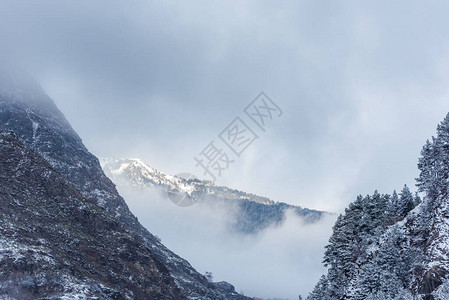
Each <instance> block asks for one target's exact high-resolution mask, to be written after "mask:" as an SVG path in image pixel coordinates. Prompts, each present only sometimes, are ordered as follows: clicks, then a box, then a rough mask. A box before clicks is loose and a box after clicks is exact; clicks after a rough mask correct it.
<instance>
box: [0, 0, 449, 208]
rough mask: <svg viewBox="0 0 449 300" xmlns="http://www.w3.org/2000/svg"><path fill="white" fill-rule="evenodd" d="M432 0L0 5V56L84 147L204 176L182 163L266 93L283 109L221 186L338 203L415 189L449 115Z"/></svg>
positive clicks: (447, 72) (442, 15)
mask: <svg viewBox="0 0 449 300" xmlns="http://www.w3.org/2000/svg"><path fill="white" fill-rule="evenodd" d="M441 2H442V3H437V2H426V3H425V4H424V3H423V2H417V1H403V2H394V3H392V2H391V1H375V3H370V4H366V3H361V2H360V1H345V2H344V3H338V1H260V0H259V1H210V0H208V1H206V0H205V1H189V2H187V1H149V0H147V1H45V0H44V1H39V2H37V1H20V0H13V1H8V0H1V5H0V51H1V53H2V58H3V59H8V60H14V61H17V62H19V63H20V64H21V65H22V66H24V67H25V68H26V69H28V71H29V72H30V73H31V74H32V75H33V76H34V77H35V78H36V79H37V80H38V81H39V82H40V84H41V85H42V86H43V88H44V89H45V90H46V92H47V93H48V94H49V95H50V96H51V97H52V98H53V99H54V100H55V102H56V104H57V105H58V106H59V108H60V109H61V110H62V111H63V113H64V114H65V116H66V117H67V119H68V120H69V121H70V122H71V124H72V126H73V127H74V129H75V130H76V131H77V132H78V133H79V135H80V136H81V138H82V139H83V141H84V143H85V144H86V146H87V147H88V148H89V150H91V151H92V152H93V153H94V154H96V155H97V156H106V157H108V156H109V157H139V158H142V159H144V160H145V161H147V162H148V163H149V164H150V165H152V166H153V167H155V168H157V169H159V170H161V171H164V172H167V173H171V174H176V173H180V172H191V173H194V174H196V175H197V176H198V177H201V175H202V172H201V169H199V168H196V167H195V161H194V160H193V157H194V156H195V155H198V153H199V152H200V151H201V150H203V148H204V147H205V146H207V144H208V143H209V142H210V141H212V140H216V141H219V139H218V137H217V136H218V134H219V133H220V132H221V131H222V130H223V129H224V128H225V127H226V126H227V125H228V124H229V123H230V122H231V121H232V120H233V119H234V118H235V117H237V116H241V117H242V116H243V117H244V113H243V109H244V108H245V107H246V105H247V104H249V103H250V102H251V101H252V100H253V98H254V97H256V96H257V95H258V94H259V92H261V91H264V92H265V93H266V94H267V95H268V96H269V97H271V99H272V100H274V101H275V102H276V104H277V105H278V106H279V107H280V108H281V109H282V110H283V112H284V113H283V115H282V116H281V117H280V118H275V119H273V120H272V122H270V124H269V126H268V127H267V130H266V132H265V133H263V132H261V131H257V134H258V135H259V139H258V140H256V141H255V142H254V143H253V144H251V145H250V146H249V147H248V148H247V149H246V150H245V151H244V153H243V154H242V155H241V157H239V158H238V157H235V162H234V163H233V164H232V165H231V166H230V169H229V170H228V171H227V172H225V173H224V174H222V176H221V177H220V178H219V179H218V181H217V183H218V184H223V185H229V186H231V187H234V188H238V189H242V190H245V191H249V192H253V193H256V194H260V195H264V196H268V197H270V198H272V199H273V200H275V201H284V202H288V203H292V204H300V205H302V206H306V207H311V208H319V209H327V210H330V211H341V210H342V209H343V208H344V207H345V206H346V205H347V204H348V203H349V202H350V201H352V200H354V199H355V197H356V195H358V194H367V193H372V192H373V191H374V190H375V189H378V190H379V191H380V192H388V193H390V192H391V191H392V190H393V189H400V188H401V187H402V185H403V184H405V183H406V184H408V185H411V186H413V185H414V178H415V177H416V176H417V174H418V173H417V168H416V164H417V160H418V156H419V152H420V149H421V146H422V145H423V144H424V142H425V140H426V139H427V138H430V137H431V135H433V134H434V132H435V128H436V125H437V123H438V122H440V121H441V120H442V119H443V117H444V116H445V115H446V113H447V112H448V111H449V101H448V97H449V84H448V79H449V39H448V33H449V30H448V29H449V21H448V18H447V11H448V8H449V7H447V6H449V3H443V1H441ZM248 125H252V126H253V125H254V124H251V123H249V122H248ZM255 130H256V129H255ZM217 144H219V143H218V142H217ZM222 146H223V148H224V147H225V145H222Z"/></svg>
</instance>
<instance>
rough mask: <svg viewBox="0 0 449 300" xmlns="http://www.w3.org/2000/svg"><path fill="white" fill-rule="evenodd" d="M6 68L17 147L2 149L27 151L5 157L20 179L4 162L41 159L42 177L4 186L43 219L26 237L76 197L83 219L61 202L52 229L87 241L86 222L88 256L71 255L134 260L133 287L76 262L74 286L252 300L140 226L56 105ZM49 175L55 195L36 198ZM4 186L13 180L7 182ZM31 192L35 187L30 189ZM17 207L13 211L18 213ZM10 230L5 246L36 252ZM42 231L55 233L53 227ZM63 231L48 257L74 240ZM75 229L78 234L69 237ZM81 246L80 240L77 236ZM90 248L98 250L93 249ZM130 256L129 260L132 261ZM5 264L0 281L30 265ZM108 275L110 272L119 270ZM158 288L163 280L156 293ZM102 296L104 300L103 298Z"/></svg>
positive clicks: (8, 112) (8, 123)
mask: <svg viewBox="0 0 449 300" xmlns="http://www.w3.org/2000/svg"><path fill="white" fill-rule="evenodd" d="M5 70H6V69H3V70H2V72H1V73H2V75H1V76H0V124H1V127H2V129H3V131H4V132H10V131H11V132H12V133H11V137H10V138H6V137H5V140H7V141H8V143H9V139H14V138H13V137H12V136H17V137H18V139H17V140H16V141H15V142H14V141H12V140H11V141H10V143H11V145H9V146H8V143H6V142H5V143H6V144H5V147H9V148H14V147H17V148H18V149H23V150H20V153H24V154H23V155H24V156H23V157H21V156H19V154H20V153H11V155H12V154H14V155H16V156H17V157H12V156H11V157H8V155H9V154H8V153H9V152H8V151H9V150H8V151H6V152H5V153H6V154H4V155H5V157H4V160H5V170H6V171H7V170H8V168H15V170H16V171H18V172H19V173H18V174H17V176H20V174H21V171H20V170H21V169H20V168H19V167H20V166H21V165H20V163H19V164H18V165H7V164H6V162H8V161H9V160H12V161H16V162H17V161H19V162H21V161H22V160H30V161H38V160H39V157H40V158H41V159H40V161H39V162H38V163H37V164H38V166H34V165H30V166H29V167H30V168H37V169H38V170H39V168H41V170H40V171H39V172H37V173H32V174H29V176H30V177H27V176H24V177H23V176H22V177H20V180H19V179H14V177H12V179H11V181H10V182H6V183H8V184H10V185H11V186H10V189H11V191H13V192H12V193H8V194H6V195H4V197H5V199H8V201H9V202H10V203H17V202H19V203H20V200H21V199H22V197H21V196H22V194H20V193H18V191H20V190H21V189H22V188H23V189H24V191H28V190H30V192H29V193H28V194H26V196H27V197H28V196H29V198H30V201H31V202H30V203H28V202H27V203H25V204H20V205H19V204H18V207H19V208H20V207H22V206H21V205H23V209H24V210H25V212H26V214H25V212H24V216H26V218H27V219H28V218H31V214H32V213H33V211H34V210H40V211H41V212H42V216H43V218H42V219H41V220H40V221H39V219H38V220H37V221H36V222H30V223H24V224H23V226H25V227H26V229H27V230H28V231H29V232H33V230H40V229H39V228H40V227H47V226H46V223H45V222H47V221H48V222H50V219H49V218H50V217H51V216H52V214H51V212H50V211H49V210H48V209H47V205H50V204H51V202H52V201H54V199H53V198H52V197H59V198H58V199H59V200H58V201H61V202H64V201H68V200H67V199H66V198H65V195H68V196H70V197H71V198H73V199H74V201H75V202H73V203H77V206H79V207H80V209H82V210H80V211H76V210H73V214H74V215H75V216H76V215H80V216H79V218H78V219H75V220H73V219H70V217H69V216H68V215H67V213H64V209H65V208H64V205H62V204H61V205H62V206H63V208H62V212H61V211H59V208H58V211H57V214H56V215H58V216H59V217H57V218H56V219H55V220H53V221H52V222H50V223H49V224H54V226H55V228H58V225H57V224H64V223H68V227H67V230H68V231H69V232H68V236H72V235H74V236H75V237H77V234H80V235H84V233H83V232H81V233H78V232H77V231H76V230H78V229H77V227H76V226H81V225H82V224H78V223H77V222H76V221H83V220H84V219H82V218H85V219H86V224H85V226H86V229H85V230H86V231H89V233H90V236H84V241H85V244H83V247H85V248H86V249H85V251H86V252H82V251H83V250H82V249H83V248H82V247H81V248H80V247H74V248H73V251H74V252H73V253H71V252H70V255H73V256H74V257H77V256H79V255H81V254H86V253H87V254H86V255H87V256H88V257H89V255H91V256H92V258H91V259H92V260H93V261H95V262H96V263H98V264H99V263H100V262H101V263H105V261H107V260H117V261H116V263H117V264H120V265H124V264H126V263H127V261H130V260H132V262H133V263H134V265H129V264H128V265H127V268H128V269H129V268H131V269H135V270H134V273H133V272H131V271H130V272H131V273H129V274H131V275H133V276H131V277H129V281H130V282H128V283H127V281H126V280H125V278H124V277H123V278H122V277H120V278H118V279H116V278H114V277H110V276H109V275H108V274H107V273H106V272H107V270H106V269H104V272H103V273H101V272H102V269H101V268H98V269H97V268H96V267H95V265H88V266H86V269H87V271H89V272H90V271H91V272H97V273H98V274H97V275H96V276H100V277H101V280H99V279H98V278H97V277H95V276H93V275H92V276H91V274H90V273H89V274H86V276H84V275H83V274H84V273H82V272H81V273H77V271H76V270H77V268H78V267H79V266H78V264H79V263H80V262H79V261H73V260H72V261H67V262H65V263H67V266H66V267H67V268H68V269H70V270H71V272H72V274H71V275H72V276H74V277H75V278H78V279H76V280H81V279H80V278H82V281H83V282H82V284H81V285H88V284H93V285H97V286H100V288H99V289H100V290H101V292H103V290H102V287H101V284H104V285H105V286H107V282H108V280H110V279H111V278H112V279H111V280H112V282H111V283H112V286H115V284H119V283H120V285H119V288H120V289H121V290H120V291H119V292H118V293H119V294H118V295H116V296H111V297H112V298H111V299H125V298H126V297H127V295H129V293H131V292H132V293H133V294H134V295H137V294H139V293H141V295H146V296H145V297H147V296H148V295H154V297H156V298H155V299H159V298H160V299H183V298H186V299H200V298H201V299H247V298H246V297H243V296H240V295H238V294H237V293H235V291H234V290H233V288H232V286H230V285H228V284H225V283H220V284H211V283H209V282H208V281H207V279H206V278H205V277H204V276H202V275H201V274H199V273H198V272H196V271H195V270H194V269H193V268H192V267H191V266H190V264H189V263H188V262H187V261H185V260H184V259H182V258H180V257H179V256H177V255H175V254H174V253H172V252H171V251H170V250H168V249H167V248H166V247H164V246H163V245H162V244H161V243H160V242H159V241H158V240H157V238H155V237H154V236H153V235H152V234H150V233H149V232H148V231H147V230H146V229H145V228H144V227H142V226H141V225H140V224H139V222H138V221H137V219H136V218H135V217H134V216H133V215H132V213H131V212H130V211H129V209H128V207H127V205H126V203H125V201H124V200H123V198H122V197H121V196H120V195H119V194H118V192H117V191H116V189H115V186H114V184H113V183H112V182H111V181H110V180H109V179H108V178H107V177H106V176H105V175H104V173H103V171H102V169H101V167H100V164H99V162H98V159H97V158H96V157H95V156H93V155H92V154H91V153H90V152H89V151H88V150H87V149H86V148H85V147H84V145H83V144H82V141H81V139H80V138H79V137H78V135H77V134H76V133H75V132H74V130H73V129H72V128H71V127H70V125H69V123H68V122H67V121H66V119H65V118H64V116H63V115H62V113H61V112H60V111H59V110H58V109H57V108H56V106H55V104H54V103H53V101H52V100H51V99H50V98H49V97H48V96H47V95H46V94H45V93H44V92H43V91H42V90H41V89H40V87H38V85H37V84H36V83H35V82H34V81H33V80H32V79H31V78H30V77H29V76H27V75H25V74H23V72H20V71H17V70H16V69H13V70H11V69H8V70H6V71H5ZM19 145H22V146H19ZM20 147H22V148H20ZM31 153H34V154H31ZM48 170H51V171H48ZM6 171H5V172H6ZM48 172H50V173H51V174H50V175H51V176H57V179H55V180H56V181H55V182H51V183H49V185H50V189H52V188H53V185H56V186H57V187H58V188H59V189H56V192H55V193H56V195H53V194H50V195H45V194H43V195H41V194H39V192H40V190H41V189H45V188H46V187H41V186H40V185H41V184H42V182H40V178H39V176H38V174H46V173H48ZM52 174H55V175H52ZM56 174H57V175H56ZM12 175H13V174H11V176H12ZM17 178H19V177H17ZM4 180H6V181H8V179H7V178H5V179H4ZM23 182H29V184H30V186H29V188H28V189H27V186H26V185H25V186H23V187H21V185H19V183H23ZM6 183H5V184H6ZM33 186H35V187H36V189H31V188H32V187H33ZM19 187H20V188H19ZM47 188H48V187H47ZM68 191H70V192H68ZM32 192H33V193H32ZM14 193H16V194H14ZM59 193H61V194H59ZM48 196H49V197H48ZM63 196H64V197H63ZM39 197H41V200H42V201H36V199H39ZM73 203H69V206H74V204H73ZM28 205H32V206H28ZM75 206H76V205H75ZM13 208H14V209H16V208H17V207H13ZM19 208H17V209H19ZM5 209H6V208H5V207H2V208H0V210H2V213H3V214H4V215H8V214H10V213H12V211H7V210H5ZM55 209H56V208H55ZM27 214H29V215H27ZM95 215H98V216H101V217H99V220H96V217H94V216H95ZM108 220H109V221H108ZM108 224H109V225H108ZM5 226H6V225H5ZM8 226H9V225H8ZM103 226H105V228H103ZM108 226H110V228H109V227H108ZM10 227H11V231H9V232H4V237H3V238H4V239H3V241H9V242H10V244H14V243H17V244H19V245H22V246H23V247H24V248H23V249H26V247H34V244H33V243H35V241H33V238H32V237H30V239H28V240H24V241H23V242H21V241H20V238H19V235H18V234H17V232H18V231H20V228H21V227H19V224H17V222H16V223H11V224H10ZM5 228H6V227H5ZM45 230H50V228H46V229H45ZM64 230H65V229H64ZM64 230H63V229H60V230H59V231H57V232H54V235H55V239H56V240H58V241H59V243H56V241H53V240H50V241H45V243H46V245H48V246H47V248H45V249H44V250H42V251H43V253H44V254H43V255H44V256H50V255H51V252H52V251H53V250H54V249H55V247H62V246H63V245H66V243H68V242H69V241H70V240H68V239H67V238H64V235H63V233H64ZM71 230H73V231H74V232H70V231H71ZM106 230H112V231H111V232H112V233H114V231H113V230H116V231H117V236H116V239H114V240H108V239H107V238H106V237H104V236H107V235H110V234H111V233H109V232H108V233H106V232H105V231H106ZM37 236H39V235H37ZM45 236H51V234H50V232H48V234H47V233H45ZM120 236H122V237H123V238H121V239H120ZM95 239H97V244H95V243H93V244H92V242H93V240H95ZM80 241H83V240H82V239H81V238H80ZM94 246H95V247H94ZM121 247H125V249H127V248H130V249H131V250H132V251H131V250H130V251H123V252H120V251H119V249H121ZM91 248H94V249H93V250H92V249H91ZM114 248H118V249H117V251H115V252H114ZM89 249H90V250H89ZM91 250H92V252H89V251H91ZM100 250H101V251H100ZM97 252H101V253H104V256H99V255H97ZM126 253H128V254H126ZM61 255H64V254H61ZM114 255H115V256H114ZM127 255H128V256H130V257H127ZM3 257H4V256H3ZM112 257H114V258H112ZM4 262H5V263H8V267H5V269H4V272H2V275H3V276H6V278H5V281H6V280H7V279H8V280H9V279H11V278H10V276H9V275H11V274H12V273H11V272H12V271H13V270H18V271H21V270H22V269H21V268H22V267H24V268H25V267H26V266H22V265H20V264H19V263H17V262H18V261H17V260H10V261H4V260H2V264H3V263H4ZM16 263H17V264H16ZM106 265H107V264H106ZM112 266H113V265H111V268H112ZM26 268H28V267H26ZM32 268H34V269H35V270H34V272H43V273H44V274H47V273H46V272H47V271H46V270H45V266H41V265H40V264H39V265H35V266H34V267H32ZM40 268H42V270H40ZM117 268H118V267H117ZM125 269H126V268H125ZM110 271H111V272H113V271H114V268H112V269H111V270H110ZM8 272H9V273H8ZM117 272H118V269H117ZM118 273H119V272H118ZM8 274H9V275H8ZM33 274H34V273H33ZM36 274H37V273H36ZM123 274H127V273H126V272H125V273H123ZM123 274H122V275H123ZM122 275H120V276H122ZM139 276H141V277H142V276H143V277H145V276H150V277H151V278H150V279H147V280H150V281H151V282H150V283H151V284H150V283H149V284H142V285H139V286H137V287H135V288H134V287H132V284H134V283H133V282H134V281H137V282H138V278H140V277H139ZM158 276H159V277H158ZM44 277H46V276H44ZM158 278H159V279H158ZM31 279H33V280H37V279H36V278H35V277H33V276H31ZM31 279H29V280H31ZM74 280H75V279H74ZM139 280H140V279H139ZM142 280H144V279H142ZM144 282H145V280H144ZM156 282H160V286H159V288H158V286H157V284H156ZM95 288H96V287H95ZM105 289H107V288H105ZM41 292H42V291H40V290H39V291H38V293H41ZM151 293H154V294H151ZM42 294H44V292H42ZM102 297H103V299H107V297H106V296H102ZM108 297H109V296H108Z"/></svg>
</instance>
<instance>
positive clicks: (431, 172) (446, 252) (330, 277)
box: [308, 114, 449, 300]
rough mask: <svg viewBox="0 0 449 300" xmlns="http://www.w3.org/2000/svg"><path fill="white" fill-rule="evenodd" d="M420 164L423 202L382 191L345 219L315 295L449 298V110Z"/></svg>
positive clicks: (360, 201) (328, 252)
mask: <svg viewBox="0 0 449 300" xmlns="http://www.w3.org/2000/svg"><path fill="white" fill-rule="evenodd" d="M418 168H419V170H420V175H419V178H417V186H418V191H419V192H420V193H421V195H422V196H423V200H422V201H421V199H420V197H419V196H417V195H413V194H412V193H411V192H410V190H409V188H408V187H406V186H405V187H404V188H403V189H402V191H401V192H400V193H399V195H398V194H397V193H396V192H394V193H393V194H392V195H381V194H379V193H378V192H377V191H376V192H375V193H374V194H373V195H371V196H366V197H362V196H359V197H358V198H357V199H356V200H355V201H354V202H353V203H351V204H350V205H349V207H348V208H347V209H346V210H345V212H344V214H342V215H340V216H339V218H338V220H337V222H336V223H335V225H334V227H333V234H332V236H331V238H330V240H329V244H328V245H327V246H326V252H325V255H324V259H323V263H324V264H325V266H327V267H328V272H327V274H326V275H323V277H322V278H321V279H320V281H319V282H318V284H317V285H316V287H315V289H314V291H313V292H312V293H311V294H310V295H309V297H308V299H310V300H315V299H371V300H374V299H379V300H380V299H449V283H448V281H447V279H448V272H449V194H448V192H449V182H448V179H449V114H448V116H446V118H445V119H444V121H443V122H442V123H441V124H440V125H439V126H438V128H437V135H436V137H432V139H431V140H430V141H427V142H426V144H425V146H424V147H423V150H422V152H421V157H420V159H419V162H418Z"/></svg>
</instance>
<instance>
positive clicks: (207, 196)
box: [100, 158, 327, 233]
mask: <svg viewBox="0 0 449 300" xmlns="http://www.w3.org/2000/svg"><path fill="white" fill-rule="evenodd" d="M100 164H101V166H102V168H103V171H104V172H105V174H106V175H107V176H108V177H109V178H110V179H111V180H112V181H113V182H114V183H115V184H116V185H118V186H126V187H132V188H135V189H154V188H162V189H165V190H166V191H167V192H173V191H176V192H181V193H185V194H186V195H188V196H191V197H200V198H201V199H200V200H199V201H204V202H221V203H224V204H225V205H227V206H228V207H234V208H237V213H236V216H235V217H236V221H235V223H234V224H233V228H234V229H236V230H238V231H239V232H243V233H256V232H258V231H260V230H262V229H265V228H267V227H268V226H270V225H274V226H276V225H280V224H281V223H282V222H283V221H284V219H285V214H286V212H287V211H288V210H291V211H293V212H294V213H295V214H296V215H297V216H299V217H301V218H303V219H304V220H305V221H306V222H316V221H319V220H320V219H321V217H323V216H324V215H325V214H327V213H326V212H322V211H317V210H311V209H307V208H302V207H299V206H294V205H290V204H287V203H282V202H274V201H273V200H271V199H269V198H267V197H261V196H258V195H255V194H251V193H247V192H244V191H239V190H236V189H231V188H229V187H226V186H217V185H215V184H213V183H212V182H210V181H201V180H197V179H190V180H187V179H185V178H182V177H177V176H172V175H168V174H165V173H163V172H160V171H158V170H156V169H154V168H152V167H150V166H149V165H147V164H146V163H145V162H143V161H142V160H141V159H138V158H100Z"/></svg>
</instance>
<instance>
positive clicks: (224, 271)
mask: <svg viewBox="0 0 449 300" xmlns="http://www.w3.org/2000/svg"><path fill="white" fill-rule="evenodd" d="M118 189H119V191H120V193H121V194H122V196H123V197H124V198H125V200H126V202H127V203H128V205H129V207H130V209H131V211H132V212H133V213H134V214H135V215H136V216H137V217H138V218H139V221H140V222H141V223H142V224H143V225H144V226H145V227H146V228H147V229H148V230H149V231H150V232H151V233H153V234H155V235H157V236H158V237H160V238H161V240H162V242H163V243H164V245H166V246H167V247H168V248H169V249H171V250H173V251H174V252H175V253H177V254H178V255H180V256H182V257H183V258H185V259H187V260H188V261H189V262H190V263H191V264H192V265H193V266H194V267H195V268H196V269H197V270H198V271H199V272H201V273H203V274H204V273H205V272H206V271H208V272H212V274H213V277H214V281H222V280H225V281H228V282H230V283H232V284H233V285H234V286H235V287H236V290H237V291H238V292H241V293H244V294H245V295H247V296H251V297H261V298H263V299H269V298H282V299H291V300H294V299H298V295H299V294H301V295H302V296H303V297H304V296H306V295H307V294H308V293H309V292H310V291H311V289H312V288H313V286H314V285H315V283H316V282H317V281H318V279H319V277H320V276H321V274H323V273H324V268H323V266H322V264H321V260H322V257H323V253H324V245H325V244H326V243H327V241H328V238H329V236H330V233H331V228H332V225H333V223H334V221H335V217H334V216H327V217H324V218H323V219H322V220H321V221H319V222H316V223H314V224H306V223H304V221H303V220H302V219H301V218H300V217H298V216H296V215H295V214H294V213H293V212H288V213H287V216H286V219H285V221H284V222H283V224H282V225H281V226H277V227H275V226H273V227H268V228H266V229H264V230H262V231H260V232H258V233H257V234H253V235H245V234H241V233H237V232H235V231H233V230H232V229H231V226H232V224H233V222H234V216H235V209H236V208H235V207H228V206H226V205H224V204H223V203H219V204H213V203H208V202H200V203H198V204H196V205H194V206H192V207H187V208H180V207H177V206H175V205H174V204H173V203H172V202H171V201H170V200H169V198H168V197H167V196H166V195H165V194H164V192H163V191H161V190H158V189H155V190H153V191H148V190H134V189H132V188H129V187H120V186H118Z"/></svg>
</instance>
